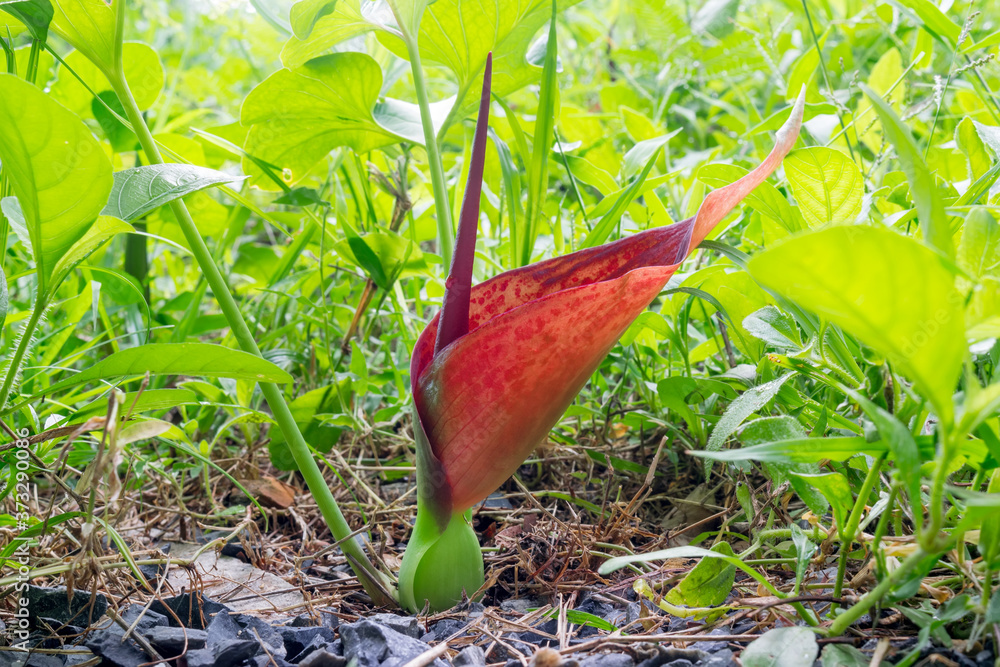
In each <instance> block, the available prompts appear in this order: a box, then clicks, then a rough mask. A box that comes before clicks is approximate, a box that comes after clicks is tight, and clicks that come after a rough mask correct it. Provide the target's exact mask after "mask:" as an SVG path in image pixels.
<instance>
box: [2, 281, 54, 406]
mask: <svg viewBox="0 0 1000 667" xmlns="http://www.w3.org/2000/svg"><path fill="white" fill-rule="evenodd" d="M47 305H48V303H47V301H46V299H45V298H44V297H41V296H39V297H38V298H37V299H36V301H35V308H34V310H32V311H31V317H30V318H29V319H28V322H27V323H26V324H25V325H24V328H23V329H22V330H21V340H19V341H18V343H17V348H16V349H15V350H14V356H13V357H11V358H10V366H8V367H7V377H5V378H4V380H3V386H2V387H0V407H3V406H5V405H7V399H8V398H9V397H10V390H11V387H13V386H14V378H16V377H17V374H18V372H19V371H20V370H21V362H22V361H24V355H25V354H27V352H28V347H29V346H30V345H31V338H32V337H33V336H34V335H35V329H36V328H38V323H39V322H40V321H41V319H42V313H44V312H45V308H46V306H47Z"/></svg>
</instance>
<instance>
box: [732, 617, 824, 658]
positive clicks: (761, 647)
mask: <svg viewBox="0 0 1000 667" xmlns="http://www.w3.org/2000/svg"><path fill="white" fill-rule="evenodd" d="M818 655H819V644H817V643H816V633H814V632H813V631H812V630H809V629H808V628H801V627H792V628H775V629H774V630H768V631H767V632H765V633H764V634H763V635H761V636H760V637H759V638H757V639H755V640H753V641H752V642H750V645H749V646H747V647H746V648H745V649H743V653H741V654H740V663H741V664H742V665H743V667H803V665H811V664H813V663H814V662H815V661H816V657H817V656H818Z"/></svg>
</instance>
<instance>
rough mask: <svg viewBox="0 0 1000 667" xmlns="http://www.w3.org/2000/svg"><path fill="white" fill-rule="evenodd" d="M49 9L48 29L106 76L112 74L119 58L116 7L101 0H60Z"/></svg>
mask: <svg viewBox="0 0 1000 667" xmlns="http://www.w3.org/2000/svg"><path fill="white" fill-rule="evenodd" d="M115 1H116V2H123V1H124V0H115ZM52 8H53V10H54V11H53V16H52V23H50V24H49V30H51V31H52V32H54V33H56V34H57V35H59V36H60V37H62V38H63V39H65V40H66V41H67V42H69V43H70V44H71V45H73V47H74V48H75V49H76V50H78V51H80V52H82V53H83V54H84V55H85V56H86V57H87V59H88V60H90V61H91V62H92V63H94V64H95V65H97V66H98V67H99V68H100V69H101V70H102V71H103V72H104V73H105V74H106V75H108V76H110V75H112V74H113V73H114V71H115V62H116V59H117V56H118V54H116V52H115V44H116V43H117V41H118V25H117V21H116V17H115V9H116V7H114V6H112V5H110V4H108V3H107V2H105V1H104V0H60V1H59V2H56V3H53V6H52Z"/></svg>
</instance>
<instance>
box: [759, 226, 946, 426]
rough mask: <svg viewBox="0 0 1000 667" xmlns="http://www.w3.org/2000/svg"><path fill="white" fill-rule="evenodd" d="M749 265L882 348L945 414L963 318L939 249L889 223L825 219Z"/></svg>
mask: <svg viewBox="0 0 1000 667" xmlns="http://www.w3.org/2000/svg"><path fill="white" fill-rule="evenodd" d="M748 270H749V271H750V274H751V275H752V276H754V278H755V279H756V280H757V281H758V282H760V283H761V284H763V285H764V286H765V287H768V288H769V289H771V290H773V291H775V292H777V293H778V294H781V295H782V296H784V297H786V298H788V299H791V300H792V301H795V302H796V303H798V304H799V305H801V306H802V307H803V308H806V309H808V310H811V311H813V312H815V313H817V314H819V315H821V316H823V317H825V318H827V319H829V320H830V321H832V322H834V323H835V324H837V325H839V326H841V327H843V328H844V329H845V330H846V331H848V332H849V333H851V334H853V335H855V336H857V337H858V338H859V339H860V340H862V341H863V342H864V343H865V344H866V345H869V346H870V347H872V348H874V349H876V350H878V351H879V352H880V353H881V354H884V355H886V356H887V357H888V358H889V359H890V360H891V361H892V362H893V363H895V364H896V365H897V366H898V368H899V370H900V371H901V372H902V373H903V374H904V375H906V376H907V377H909V378H911V379H912V380H914V381H915V382H916V383H917V384H918V385H919V387H920V390H921V391H922V392H923V393H924V395H926V396H927V397H928V398H929V399H930V400H931V401H932V403H933V404H934V407H935V409H936V410H937V411H938V414H939V416H940V417H941V418H942V419H943V420H944V421H948V420H949V419H950V417H951V414H952V410H953V408H952V403H951V395H952V392H953V390H954V388H955V384H956V382H957V381H958V376H959V372H960V371H961V366H962V359H963V357H964V354H965V325H964V322H963V312H962V299H961V295H960V294H959V293H958V290H957V289H956V288H955V281H954V275H953V274H952V272H951V271H950V270H949V268H948V267H947V266H946V265H945V263H944V261H943V260H942V258H941V257H940V255H938V254H937V253H935V252H934V251H933V250H931V249H929V248H927V247H926V246H924V245H923V244H921V243H918V242H916V241H914V240H912V239H909V238H906V237H903V236H900V235H899V234H896V233H894V232H891V231H888V230H884V229H876V228H871V227H832V228H830V229H825V230H822V231H818V232H813V233H810V234H806V235H804V236H800V237H797V238H792V239H789V240H788V241H786V242H784V243H782V244H781V245H779V246H777V247H775V248H773V249H771V250H768V251H765V252H763V253H760V254H758V255H757V256H755V257H754V258H753V259H751V260H750V263H749V266H748Z"/></svg>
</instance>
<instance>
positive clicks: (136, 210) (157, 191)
mask: <svg viewBox="0 0 1000 667" xmlns="http://www.w3.org/2000/svg"><path fill="white" fill-rule="evenodd" d="M239 180H242V177H240V176H232V175H230V174H226V173H223V172H221V171H216V170H214V169H207V168H205V167H196V166H194V165H190V164H154V165H144V166H142V167H133V168H132V169H125V170H123V171H118V172H115V182H114V186H113V187H112V188H111V195H110V197H109V198H108V205H107V206H105V207H104V210H103V211H101V213H102V214H104V215H111V216H115V217H117V218H121V219H122V220H127V221H132V220H136V219H138V218H141V217H142V216H144V215H146V214H147V213H149V212H150V211H153V210H156V209H157V208H159V207H160V206H163V205H164V204H168V203H170V202H171V201H173V200H175V199H178V198H179V197H183V196H184V195H188V194H191V193H192V192H197V191H198V190H204V189H205V188H210V187H213V186H216V185H222V184H223V183H233V182H235V181H239Z"/></svg>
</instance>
